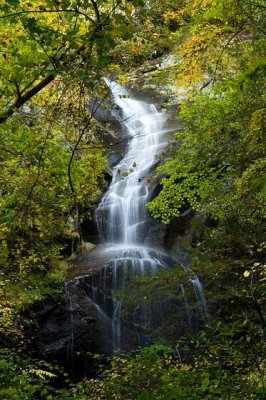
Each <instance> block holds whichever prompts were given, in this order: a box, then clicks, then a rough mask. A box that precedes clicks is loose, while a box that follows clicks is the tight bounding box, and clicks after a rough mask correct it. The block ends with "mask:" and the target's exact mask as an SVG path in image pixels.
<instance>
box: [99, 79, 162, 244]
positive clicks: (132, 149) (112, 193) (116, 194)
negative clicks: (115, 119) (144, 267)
mask: <svg viewBox="0 0 266 400" xmlns="http://www.w3.org/2000/svg"><path fill="white" fill-rule="evenodd" d="M106 83H107V85H108V87H109V88H110V90H111V92H112V95H113V99H114V102H115V103H116V104H117V105H118V106H119V107H120V109H121V110H122V113H123V116H122V121H123V124H124V125H125V127H126V130H127V132H128V137H129V143H128V149H127V152H126V155H125V157H124V158H123V159H122V160H121V161H120V163H119V164H118V165H116V167H115V168H114V170H113V178H112V182H111V184H110V186H109V189H108V191H107V192H106V194H105V196H104V197H103V199H102V201H101V203H100V205H99V208H98V210H97V212H96V219H97V224H98V229H99V232H100V234H101V236H102V237H104V238H105V240H106V243H107V244H108V245H115V246H116V247H121V245H123V246H124V247H125V246H128V247H134V246H135V245H136V244H140V243H143V240H144V233H145V224H146V221H147V218H146V217H147V211H146V209H145V203H146V202H147V199H148V195H149V189H148V186H147V184H146V183H145V180H144V178H145V177H146V175H147V172H148V171H149V170H150V169H151V167H152V166H153V165H154V163H155V161H156V155H157V154H158V153H159V151H160V150H161V149H162V148H163V147H164V146H165V144H166V143H165V140H164V136H165V134H164V130H163V126H164V123H165V120H166V118H167V116H166V114H163V113H159V112H158V111H157V110H156V108H155V106H154V105H151V104H147V103H145V102H142V101H138V100H135V99H132V98H129V97H128V93H127V91H126V90H125V89H124V88H122V87H121V86H119V85H118V84H117V83H113V82H110V81H107V80H106Z"/></svg>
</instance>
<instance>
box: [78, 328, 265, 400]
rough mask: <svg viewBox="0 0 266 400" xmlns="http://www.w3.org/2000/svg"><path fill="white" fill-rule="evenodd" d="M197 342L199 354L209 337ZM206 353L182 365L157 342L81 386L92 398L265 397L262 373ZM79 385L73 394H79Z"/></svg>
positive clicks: (119, 361) (118, 362)
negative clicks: (216, 361) (216, 359)
mask: <svg viewBox="0 0 266 400" xmlns="http://www.w3.org/2000/svg"><path fill="white" fill-rule="evenodd" d="M196 341H197V350H198V354H200V350H201V351H202V350H203V349H204V346H205V345H206V342H208V339H207V337H206V336H205V337H204V338H197V339H195V342H196ZM205 354H206V353H205ZM205 354H204V355H203V356H200V355H199V357H198V358H197V359H196V360H195V361H196V362H195V365H194V366H192V365H188V364H185V363H184V364H181V363H180V361H179V359H178V357H177V355H175V354H174V352H173V350H172V349H171V348H168V347H166V346H162V345H154V346H151V347H148V348H144V349H142V350H141V351H140V354H138V355H137V356H134V357H131V358H129V359H125V358H124V359H123V358H114V359H113V360H112V362H111V369H109V370H107V371H105V372H104V373H103V375H102V376H101V377H100V379H92V380H89V381H87V382H86V381H85V382H84V384H83V385H80V387H82V391H83V393H84V395H86V396H87V397H86V396H84V399H85V398H86V399H91V400H96V399H97V400H107V399H111V398H114V399H117V400H119V399H121V400H124V399H127V400H131V399H132V400H133V399H134V400H135V399H139V400H141V399H142V400H144V399H150V400H157V399H163V400H174V399H195V400H196V399H216V398H217V399H228V398H229V397H228V396H230V398H231V399H234V400H236V399H241V398H245V399H255V398H257V399H260V398H261V399H262V398H263V393H264V392H263V383H262V382H261V375H260V373H257V374H253V375H252V374H249V375H246V374H241V373H236V372H233V371H230V369H227V368H223V366H222V365H221V366H220V365H219V364H216V365H215V364H214V363H212V362H211V365H210V360H211V357H208V355H207V354H206V355H205ZM80 387H79V388H76V389H74V391H73V393H75V394H77V395H78V393H80V390H81V389H80ZM77 398H78V397H77Z"/></svg>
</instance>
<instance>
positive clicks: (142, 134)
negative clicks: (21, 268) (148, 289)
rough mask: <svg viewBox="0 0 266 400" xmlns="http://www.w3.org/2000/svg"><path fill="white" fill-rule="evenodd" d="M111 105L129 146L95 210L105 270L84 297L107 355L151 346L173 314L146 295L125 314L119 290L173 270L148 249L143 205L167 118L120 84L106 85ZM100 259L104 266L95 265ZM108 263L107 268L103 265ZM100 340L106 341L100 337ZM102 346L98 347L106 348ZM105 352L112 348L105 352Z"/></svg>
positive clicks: (89, 280)
mask: <svg viewBox="0 0 266 400" xmlns="http://www.w3.org/2000/svg"><path fill="white" fill-rule="evenodd" d="M105 82H106V85H107V86H108V87H109V89H110V92H111V95H112V98H113V102H114V103H115V104H116V106H117V107H118V109H119V115H120V123H121V124H122V125H123V127H124V130H123V132H124V135H125V139H126V141H127V147H126V150H125V155H124V157H123V158H122V159H121V161H120V162H119V163H118V164H117V165H115V166H114V167H113V171H112V180H111V183H110V184H109V187H108V189H107V191H106V193H105V194H104V196H103V197H102V200H101V202H100V204H99V206H98V208H97V209H96V211H95V220H96V223H97V227H98V231H99V234H100V236H101V241H102V243H103V244H102V245H100V246H98V250H97V251H98V253H97V251H96V252H94V256H93V257H94V258H93V260H92V261H93V263H94V264H93V265H96V266H97V265H100V266H101V267H100V268H99V269H98V270H97V271H95V272H94V273H93V274H91V275H88V276H87V278H84V279H85V281H86V293H87V294H88V297H89V298H90V300H91V303H92V312H93V313H94V314H95V316H96V318H95V321H96V322H95V324H94V330H95V336H96V341H98V339H99V342H100V343H101V345H103V346H104V349H105V352H107V353H108V352H109V353H110V354H112V353H114V352H115V351H124V350H125V351H127V350H130V349H132V348H135V347H138V346H142V345H145V344H149V343H151V339H150V337H149V332H150V331H152V330H156V329H157V328H159V327H160V324H161V323H162V321H163V320H164V319H165V317H166V316H167V315H168V314H169V313H171V307H172V305H171V304H170V303H169V302H161V304H159V302H158V304H155V305H154V304H149V303H148V301H146V296H145V297H144V299H143V301H141V300H140V302H139V304H138V306H137V307H135V308H134V309H133V310H131V311H130V312H131V315H130V316H125V315H124V314H123V304H122V301H121V299H120V298H119V296H118V295H117V291H118V290H120V289H126V290H129V289H128V288H129V287H130V284H132V283H133V284H134V279H135V278H136V277H139V276H140V277H143V276H146V275H147V274H154V273H155V272H156V271H158V270H159V269H161V268H169V267H170V266H171V264H172V261H173V260H172V259H171V257H170V256H169V255H167V254H166V253H164V252H163V251H159V250H157V249H154V248H149V247H147V246H145V244H144V243H145V238H146V237H147V234H148V231H149V221H150V217H149V215H148V212H147V210H146V207H145V204H146V202H147V201H148V199H149V184H148V176H149V174H150V173H151V172H152V169H153V168H155V166H156V163H157V157H158V154H160V152H161V151H162V150H163V149H164V147H165V146H166V144H167V135H168V133H169V132H170V131H171V130H170V129H167V128H166V120H167V115H166V114H165V113H161V112H158V110H157V109H156V107H155V106H154V105H152V104H147V103H146V102H144V101H139V100H136V99H134V98H132V97H131V96H129V93H128V92H127V91H126V89H124V88H123V87H121V86H120V85H118V84H117V83H116V82H112V81H109V80H105ZM97 257H99V260H100V261H102V263H101V264H95V260H96V261H97ZM103 260H104V264H103ZM190 282H191V283H192V285H193V287H194V290H195V295H196V297H197V300H198V301H199V302H200V303H201V306H200V307H201V308H200V312H201V313H202V314H203V313H204V312H207V303H206V300H205V298H204V296H203V292H202V287H201V284H200V282H199V281H198V280H197V279H196V278H194V277H193V278H191V279H190ZM180 288H181V292H182V295H183V301H184V305H185V312H186V316H187V320H188V324H189V326H191V325H192V321H191V315H190V311H189V303H188V300H187V297H186V292H185V288H184V286H183V285H181V286H180ZM99 336H104V337H100V338H98V337H99ZM101 345H100V348H102V347H101ZM106 349H108V350H107V351H106Z"/></svg>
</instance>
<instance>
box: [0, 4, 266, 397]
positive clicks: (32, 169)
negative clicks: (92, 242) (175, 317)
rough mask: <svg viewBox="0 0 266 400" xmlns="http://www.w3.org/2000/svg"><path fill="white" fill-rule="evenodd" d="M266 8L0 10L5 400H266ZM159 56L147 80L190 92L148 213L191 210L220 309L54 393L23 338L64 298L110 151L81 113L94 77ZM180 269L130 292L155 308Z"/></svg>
mask: <svg viewBox="0 0 266 400" xmlns="http://www.w3.org/2000/svg"><path fill="white" fill-rule="evenodd" d="M265 9H266V7H265V3H264V1H263V0H242V1H237V0H227V1H225V0H166V1H164V2H162V1H159V0H153V1H148V0H147V1H142V0H132V1H126V0H72V1H71V0H44V1H43V0H42V1H39V0H35V1H34V2H30V1H26V0H5V1H2V2H1V5H0V25H1V38H0V43H1V48H0V84H1V85H0V138H1V139H0V182H1V187H0V190H1V195H0V210H1V212H0V224H1V225H0V241H1V247H0V267H1V275H0V343H1V353H0V355H1V359H0V371H1V382H0V397H1V398H3V399H11V400H16V399H17V400H28V399H38V400H39V399H80V400H83V399H95V400H96V399H97V400H100V399H121V400H130V399H132V400H133V399H134V400H135V399H138V400H149V399H154V400H157V399H164V400H167V399H168V400H171V399H216V398H217V399H263V398H264V396H265V392H266V388H265V343H264V339H265V329H266V320H265V297H266V296H265V279H266V265H265V249H266V241H265V197H266V177H265V170H266V157H265V156H266V154H265V153H266V135H265V125H266V107H265V71H266V61H265V29H266V26H265V20H266V19H265ZM154 49H156V52H157V56H158V59H160V57H163V56H164V55H169V54H174V55H175V56H177V57H178V58H179V63H178V66H175V67H169V69H168V70H164V71H162V70H161V72H160V71H158V72H157V73H156V72H155V80H157V82H158V84H162V83H163V82H164V81H166V79H167V81H168V82H169V81H170V82H171V84H173V85H176V86H178V87H179V88H182V89H183V93H185V95H184V96H183V97H182V101H181V102H180V107H179V118H180V119H181V120H182V121H183V123H184V129H183V130H182V132H179V133H177V134H176V139H175V140H176V141H178V143H180V145H179V146H178V147H177V150H176V152H175V154H174V155H173V156H171V157H170V156H169V157H168V159H167V160H166V161H165V163H164V165H163V166H161V167H159V169H158V171H157V174H158V175H157V179H160V180H161V191H160V193H159V194H158V196H157V197H155V198H154V200H152V201H151V202H150V203H149V204H148V209H149V211H150V212H151V214H152V216H153V217H155V218H156V219H160V220H161V221H163V222H164V223H165V224H169V223H170V222H171V221H173V220H174V219H175V218H178V217H179V215H180V212H181V210H182V208H183V207H184V206H188V205H189V206H190V207H191V208H192V209H193V210H194V212H195V213H194V217H193V221H192V223H193V225H194V227H195V229H197V227H198V229H200V231H201V232H200V235H199V237H198V240H197V242H196V243H194V247H193V248H192V249H190V251H191V258H192V264H191V268H192V270H194V271H195V272H197V274H198V276H200V278H201V280H202V281H203V283H204V287H205V291H206V297H207V299H208V302H209V304H210V309H211V310H214V314H213V315H212V316H211V319H210V320H209V321H208V322H207V323H206V324H205V325H204V326H202V328H201V330H200V331H199V332H198V333H197V334H194V335H190V336H189V335H188V336H186V337H184V338H182V339H179V340H178V342H177V339H176V338H175V336H174V333H173V332H172V333H171V334H169V335H168V336H169V337H168V338H167V339H168V343H171V342H172V346H170V347H168V346H164V345H162V344H158V345H154V346H151V347H148V348H144V349H143V350H142V351H141V352H140V353H139V354H138V355H131V356H130V355H129V356H128V357H124V358H119V357H115V358H114V359H113V360H112V362H111V364H110V366H109V367H108V369H103V372H102V374H100V375H98V376H97V378H95V379H88V380H84V381H82V382H80V383H75V384H74V383H71V382H69V380H68V378H67V377H65V383H63V384H62V380H64V372H62V370H60V369H59V368H58V367H57V366H56V365H52V364H51V363H47V362H46V361H43V360H36V359H33V358H31V357H30V352H29V350H28V349H29V348H30V343H31V337H30V334H29V332H31V331H32V326H34V324H35V320H34V312H33V311H32V310H33V309H34V304H36V303H37V302H40V301H43V300H44V299H46V298H53V299H60V298H61V296H63V287H64V281H65V277H66V271H67V258H66V256H65V247H66V242H67V239H69V235H70V233H69V225H68V224H69V220H70V218H71V221H72V223H73V224H74V225H75V226H76V228H77V237H76V239H77V242H79V246H80V248H82V237H81V234H80V232H79V229H80V223H81V220H82V214H83V213H89V212H91V210H92V209H93V205H94V204H95V202H97V201H98V200H99V196H100V195H101V193H102V191H103V190H104V188H105V186H106V181H105V179H104V173H105V167H106V157H108V155H109V154H110V152H112V148H110V146H109V147H108V146H107V145H106V142H105V140H104V136H105V133H104V132H102V131H101V132H99V130H98V129H97V122H96V120H95V118H94V114H95V112H96V110H93V108H89V107H88V104H89V101H90V99H97V102H98V103H99V102H102V101H103V99H104V98H105V96H106V89H105V87H104V84H103V82H102V77H103V76H111V75H112V76H115V77H116V79H117V80H118V81H120V82H121V83H122V84H123V83H126V82H127V81H128V80H129V79H130V74H131V73H132V72H133V71H136V70H137V69H138V68H139V67H141V66H143V65H146V66H149V65H151V64H152V63H153V64H152V65H154V60H153V54H154V53H153V50H154ZM155 62H157V60H156V61H155ZM95 104H96V103H95ZM202 221H203V222H204V223H203V222H202ZM72 239H73V238H72ZM185 275H186V274H185V273H184V272H182V273H181V272H180V270H179V269H178V268H173V269H171V270H169V271H167V272H164V273H160V274H158V276H155V277H151V278H146V279H145V280H143V282H141V284H140V283H139V284H138V285H137V286H136V287H137V288H138V287H140V286H141V288H142V290H143V288H145V291H146V293H148V295H147V297H148V298H149V299H150V301H152V299H153V293H154V292H155V291H154V288H155V287H156V288H157V289H158V288H159V291H161V296H171V295H172V294H173V292H174V291H175V290H176V281H177V280H179V281H182V279H187V277H186V276H185ZM156 293H157V294H156V296H158V292H156ZM141 295H142V292H141V291H140V292H139V293H138V289H136V290H135V291H132V294H131V296H132V299H131V301H137V299H138V296H141ZM171 324H174V323H173V321H172V322H171ZM158 343H161V342H160V338H159V339H158ZM173 348H176V349H177V350H180V353H181V356H182V360H181V359H180V358H179V357H177V356H176V353H175V352H173ZM57 376H60V380H61V384H60V385H59V386H60V388H58V384H57V383H56V382H57V378H56V377H57Z"/></svg>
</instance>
